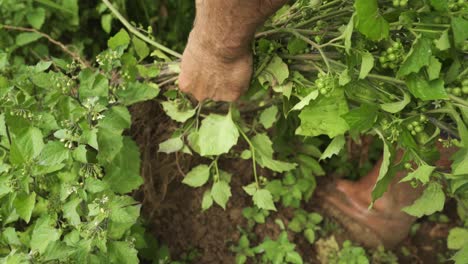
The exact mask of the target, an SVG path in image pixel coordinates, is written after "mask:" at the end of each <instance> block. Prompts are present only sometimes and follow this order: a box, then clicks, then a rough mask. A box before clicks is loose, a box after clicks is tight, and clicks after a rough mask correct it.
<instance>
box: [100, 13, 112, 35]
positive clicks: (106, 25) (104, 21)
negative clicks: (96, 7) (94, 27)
mask: <svg viewBox="0 0 468 264" xmlns="http://www.w3.org/2000/svg"><path fill="white" fill-rule="evenodd" d="M112 19H113V16H112V15H111V14H104V15H102V16H101V27H102V29H104V31H105V32H106V33H107V34H109V33H110V32H111V29H112Z"/></svg>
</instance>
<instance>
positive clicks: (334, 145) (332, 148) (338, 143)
mask: <svg viewBox="0 0 468 264" xmlns="http://www.w3.org/2000/svg"><path fill="white" fill-rule="evenodd" d="M344 145H345V138H344V136H343V135H339V136H336V137H335V138H333V140H332V141H331V142H330V144H329V145H328V147H327V148H326V149H325V151H324V152H323V153H322V156H320V160H323V159H328V158H331V157H332V156H333V155H338V153H340V151H341V150H342V149H343V147H344Z"/></svg>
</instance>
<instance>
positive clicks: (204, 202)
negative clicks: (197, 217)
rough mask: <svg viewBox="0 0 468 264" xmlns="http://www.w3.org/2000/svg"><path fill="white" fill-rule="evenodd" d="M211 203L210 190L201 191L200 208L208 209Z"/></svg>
mask: <svg viewBox="0 0 468 264" xmlns="http://www.w3.org/2000/svg"><path fill="white" fill-rule="evenodd" d="M212 205H213V198H212V197H211V191H210V190H206V191H205V192H204V193H203V199H202V210H203V211H205V210H208V209H209V208H210V207H211V206H212Z"/></svg>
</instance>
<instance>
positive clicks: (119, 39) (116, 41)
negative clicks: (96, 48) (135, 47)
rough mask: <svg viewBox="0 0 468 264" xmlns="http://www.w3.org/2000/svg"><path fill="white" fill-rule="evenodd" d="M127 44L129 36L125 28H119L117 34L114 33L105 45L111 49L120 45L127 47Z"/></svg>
mask: <svg viewBox="0 0 468 264" xmlns="http://www.w3.org/2000/svg"><path fill="white" fill-rule="evenodd" d="M128 44H130V36H129V35H128V33H127V31H126V30H125V29H121V30H120V31H119V32H118V33H117V34H115V35H114V36H113V37H111V38H110V39H109V40H108V41H107V46H109V48H111V49H113V50H115V49H117V48H118V47H120V46H123V47H125V48H127V47H128Z"/></svg>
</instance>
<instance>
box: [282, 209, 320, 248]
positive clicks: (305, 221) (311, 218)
mask: <svg viewBox="0 0 468 264" xmlns="http://www.w3.org/2000/svg"><path fill="white" fill-rule="evenodd" d="M322 219H323V218H322V216H321V215H319V214H317V213H307V212H306V211H304V210H302V209H299V210H296V211H295V212H294V218H293V219H292V220H291V222H289V224H288V229H289V230H291V231H293V232H296V233H300V232H302V233H303V234H304V236H305V238H306V239H307V241H308V242H309V243H311V244H313V243H314V242H315V239H316V230H319V229H320V227H319V226H318V224H320V223H321V222H322Z"/></svg>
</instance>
